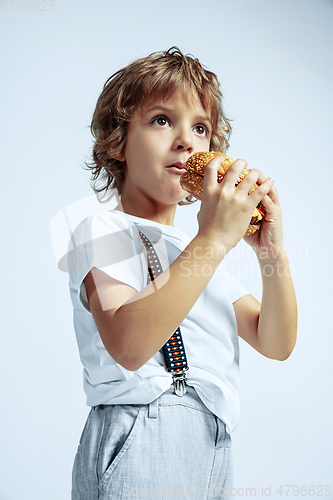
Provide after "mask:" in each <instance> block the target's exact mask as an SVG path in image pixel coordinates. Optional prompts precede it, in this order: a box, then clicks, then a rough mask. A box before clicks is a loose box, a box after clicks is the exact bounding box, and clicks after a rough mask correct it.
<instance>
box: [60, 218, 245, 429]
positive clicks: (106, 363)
mask: <svg viewBox="0 0 333 500" xmlns="http://www.w3.org/2000/svg"><path fill="white" fill-rule="evenodd" d="M138 228H139V229H141V230H142V231H143V233H144V234H145V235H146V236H147V237H148V238H149V239H150V241H151V242H152V243H153V245H154V247H155V250H156V252H157V254H158V256H159V259H160V261H161V264H162V267H163V270H166V269H167V268H168V267H169V265H170V264H171V263H172V262H173V261H174V260H175V259H176V258H177V257H178V256H179V254H180V253H181V252H182V251H183V250H184V249H185V247H186V246H187V245H188V243H189V242H190V239H189V237H188V236H187V235H186V234H185V233H184V232H183V231H181V230H179V229H177V228H175V227H172V226H166V225H163V224H159V223H157V222H153V221H149V220H145V219H142V218H140V217H134V216H132V215H128V214H124V213H123V212H120V211H117V210H111V211H109V212H104V213H99V214H95V215H91V216H89V217H87V218H86V219H84V220H83V221H82V222H81V223H80V224H79V225H78V226H77V228H76V229H75V230H74V232H73V234H72V240H71V244H70V247H69V251H68V271H69V288H70V295H71V300H72V304H73V308H74V310H73V315H74V328H75V333H76V339H77V343H78V348H79V353H80V358H81V361H82V364H83V367H84V370H83V378H84V390H85V393H86V396H87V405H88V406H95V405H99V404H147V403H150V402H151V401H153V400H154V399H156V398H157V397H159V396H160V395H161V394H162V393H163V392H165V391H166V390H167V389H169V387H170V385H171V384H172V375H171V373H169V372H167V371H166V368H165V362H164V358H163V354H162V353H161V352H160V351H159V352H157V353H156V354H155V355H154V356H153V357H152V358H151V359H150V360H149V361H147V363H145V364H144V365H143V366H142V367H141V368H139V369H138V370H136V371H134V372H132V371H128V370H126V369H125V368H123V367H122V366H121V365H119V364H118V363H116V362H115V361H114V359H113V358H112V357H111V356H110V354H109V353H108V352H107V351H106V349H105V347H104V345H103V343H102V340H101V338H100V335H99V333H98V330H97V327H96V324H95V322H94V319H93V317H92V315H91V313H90V310H89V306H88V302H87V296H86V290H85V286H84V282H83V279H84V278H85V276H86V275H87V274H88V272H89V271H90V270H91V268H92V267H96V268H98V269H101V270H102V271H104V272H105V273H106V274H108V275H109V276H111V277H112V278H114V279H116V280H119V281H121V282H123V283H126V284H127V285H130V286H131V287H133V288H134V289H135V290H137V291H140V290H142V289H143V288H144V287H145V286H147V278H148V266H147V255H146V251H145V249H144V246H143V244H142V242H141V240H140V236H139V234H138ZM183 270H184V274H185V275H186V274H187V273H188V272H189V270H188V269H187V268H186V260H185V261H184V264H183ZM248 293H249V292H248V291H247V290H246V289H245V288H244V287H243V286H242V285H241V284H240V283H239V282H238V281H237V280H236V279H235V278H234V277H232V276H231V275H230V274H229V273H228V272H227V271H226V270H225V266H224V265H223V261H222V263H221V264H220V266H219V267H218V268H217V270H216V272H215V274H214V275H213V277H212V278H211V280H210V281H209V283H208V285H207V287H206V288H205V290H204V291H203V292H202V294H201V295H200V297H199V298H198V300H197V301H196V303H195V304H194V306H193V307H192V309H191V310H190V312H189V314H188V316H187V317H186V318H185V319H184V321H183V322H182V323H181V325H180V328H181V333H182V337H183V340H184V345H185V351H186V355H187V361H188V365H189V370H188V372H187V383H188V385H191V386H192V387H194V388H195V390H196V392H197V394H198V396H199V397H200V399H201V400H202V401H203V403H204V404H205V405H206V406H207V408H209V410H211V411H212V412H213V413H214V414H215V415H217V416H218V417H219V418H221V419H222V420H223V421H224V422H225V423H226V425H227V428H228V431H229V432H232V431H233V430H234V429H235V428H236V426H237V424H238V420H239V395H238V387H239V345H238V333H237V325H236V318H235V314H234V309H233V306H232V304H233V302H235V301H236V300H238V299H239V298H240V297H242V296H243V295H246V294H248ZM161 321H163V318H161ZM133 328H135V325H133ZM172 333H173V332H170V336H171V335H172Z"/></svg>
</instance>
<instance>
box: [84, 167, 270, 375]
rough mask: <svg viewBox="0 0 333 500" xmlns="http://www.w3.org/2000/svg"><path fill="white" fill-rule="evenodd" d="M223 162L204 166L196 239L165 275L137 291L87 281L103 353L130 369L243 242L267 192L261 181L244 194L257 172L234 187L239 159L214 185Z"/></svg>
mask: <svg viewBox="0 0 333 500" xmlns="http://www.w3.org/2000/svg"><path fill="white" fill-rule="evenodd" d="M222 162H223V159H222V158H221V157H219V158H215V159H214V160H212V161H211V162H210V165H209V166H207V167H206V171H205V182H204V192H203V198H202V205H201V210H200V214H199V217H198V221H199V231H198V234H197V236H196V237H195V238H194V239H193V240H192V241H191V242H190V243H189V245H188V246H187V247H186V249H185V250H184V252H182V253H181V254H180V256H179V257H178V258H177V259H176V260H175V261H174V262H173V263H172V264H171V266H170V267H169V269H168V271H165V272H164V273H162V274H161V275H160V276H158V277H157V278H156V279H155V280H154V282H153V283H150V284H149V285H148V286H147V287H145V288H144V289H143V290H142V291H140V292H136V291H135V290H134V289H133V288H131V287H129V286H127V285H125V284H123V283H120V282H118V281H116V280H113V279H112V278H110V277H108V276H107V275H106V274H105V273H103V272H102V271H100V270H98V269H94V268H93V269H92V270H91V271H90V273H89V274H88V275H87V277H86V278H85V286H86V290H87V296H88V302H89V307H90V310H91V313H92V315H93V318H94V320H95V323H96V326H97V328H98V331H99V333H100V335H101V338H102V341H103V343H104V345H105V348H106V349H107V351H108V352H109V354H110V355H111V356H112V357H113V358H114V359H115V361H117V363H119V364H121V365H122V366H124V367H125V368H126V369H128V370H131V371H134V370H137V369H139V368H140V367H141V366H142V365H143V364H145V363H146V362H147V361H148V360H149V359H150V358H151V357H152V356H153V355H154V354H156V352H158V350H159V349H160V348H161V347H162V346H163V345H164V344H165V342H167V340H168V339H169V338H170V336H171V334H172V333H173V332H174V331H175V330H176V329H177V327H178V326H179V324H180V323H181V322H182V321H183V320H184V318H185V317H186V316H187V314H188V313H189V311H190V310H191V308H192V307H193V305H194V303H195V302H196V300H197V299H198V297H199V296H200V294H201V293H202V291H203V290H204V288H205V287H206V285H207V283H208V282H209V280H210V279H211V277H212V275H213V274H214V272H215V270H216V268H217V267H218V265H219V264H220V262H221V261H222V259H223V258H224V256H225V255H226V254H227V253H228V252H229V250H230V249H231V248H233V247H234V246H235V245H236V244H237V243H238V241H239V240H240V239H241V237H242V236H243V234H244V233H245V231H246V228H247V226H248V223H249V220H250V218H251V215H252V213H253V211H254V208H255V206H256V205H257V204H258V202H259V201H260V200H261V199H262V197H263V196H264V195H265V194H266V193H267V192H268V191H269V189H270V187H271V185H270V183H269V181H268V182H265V183H263V184H262V186H260V187H259V188H258V189H257V190H256V191H254V192H253V193H252V194H251V195H250V196H249V195H248V191H249V188H250V186H251V185H252V184H254V182H255V181H256V180H257V179H258V173H257V171H253V172H251V173H250V174H249V175H248V176H247V177H248V178H246V179H244V181H243V182H241V183H240V184H239V186H237V187H236V186H235V184H236V181H237V179H238V177H239V174H240V172H241V171H242V170H243V168H244V164H245V166H246V162H244V161H242V160H238V161H237V162H235V163H234V165H233V166H232V167H230V169H229V171H228V174H227V175H226V176H225V178H224V180H223V182H222V183H221V185H220V184H218V183H217V182H216V175H217V170H218V168H219V167H220V165H221V163H222Z"/></svg>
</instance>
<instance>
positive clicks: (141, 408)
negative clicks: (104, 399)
mask: <svg viewBox="0 0 333 500" xmlns="http://www.w3.org/2000/svg"><path fill="white" fill-rule="evenodd" d="M72 478H73V482H72V500H88V499H89V500H106V499H115V500H119V499H122V498H126V497H128V498H130V499H131V498H133V497H144V498H155V497H156V498H160V499H168V500H169V499H170V498H175V497H176V498H177V497H180V498H193V499H204V498H230V497H231V495H230V492H231V488H232V455H231V437H230V435H229V434H228V432H227V431H226V426H225V424H224V422H223V421H222V420H220V419H219V418H218V417H216V416H215V415H214V414H213V413H212V412H211V411H210V410H208V408H207V407H206V406H205V405H204V404H203V403H202V402H201V400H200V398H199V397H198V395H197V393H196V391H195V390H194V388H193V387H188V391H187V393H186V394H185V395H184V396H182V397H179V396H176V395H175V394H174V393H173V386H171V387H170V389H168V391H166V392H164V393H163V394H162V395H161V396H160V397H159V398H157V399H155V401H153V402H151V403H149V404H147V405H100V406H96V407H94V408H92V409H91V411H90V413H89V416H88V418H87V422H86V424H85V427H84V429H83V432H82V436H81V439H80V444H79V447H78V450H77V453H76V457H75V461H74V467H73V476H72Z"/></svg>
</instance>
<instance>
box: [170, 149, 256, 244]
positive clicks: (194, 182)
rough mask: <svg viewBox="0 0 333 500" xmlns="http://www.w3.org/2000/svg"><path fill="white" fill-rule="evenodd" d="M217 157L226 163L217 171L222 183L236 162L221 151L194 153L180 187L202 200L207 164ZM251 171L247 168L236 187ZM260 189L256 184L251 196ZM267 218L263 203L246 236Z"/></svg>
mask: <svg viewBox="0 0 333 500" xmlns="http://www.w3.org/2000/svg"><path fill="white" fill-rule="evenodd" d="M217 156H223V158H224V163H223V164H222V165H221V166H220V168H219V170H218V171H217V182H222V179H223V177H224V175H225V173H226V172H227V170H228V168H229V167H230V166H231V165H232V164H233V163H234V160H233V159H232V158H230V157H229V156H226V155H225V154H224V153H221V152H220V151H200V152H198V153H194V154H193V155H192V156H190V157H189V159H188V160H187V162H186V168H187V172H185V173H184V174H182V176H181V177H180V185H181V187H182V188H183V189H184V190H185V191H187V192H188V193H190V194H191V195H192V196H194V197H195V198H197V199H199V200H201V198H202V193H203V185H204V173H205V168H206V165H207V163H209V162H210V161H211V160H212V159H213V158H216V157H217ZM249 173H250V171H249V170H248V169H247V168H244V170H243V171H242V172H241V174H240V176H239V178H238V181H237V182H236V186H237V185H238V184H239V183H240V182H241V181H242V180H243V179H244V177H245V176H246V175H247V174H249ZM257 187H258V184H257V183H255V184H254V185H253V186H252V187H251V189H250V191H249V194H251V193H253V191H255V189H256V188H257ZM264 217H265V210H264V207H263V205H262V204H261V203H259V205H258V206H257V208H256V209H255V211H254V213H253V215H252V219H251V222H250V224H249V226H248V228H247V230H246V233H245V235H246V236H247V235H249V234H253V233H255V232H256V231H258V229H260V227H261V223H262V220H263V219H264Z"/></svg>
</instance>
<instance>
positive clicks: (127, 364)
mask: <svg viewBox="0 0 333 500" xmlns="http://www.w3.org/2000/svg"><path fill="white" fill-rule="evenodd" d="M106 350H107V351H108V353H109V354H110V356H111V357H112V359H114V360H115V362H116V363H117V364H118V365H120V366H122V367H123V368H125V370H128V371H129V372H136V371H137V370H139V368H141V367H142V366H143V365H144V364H145V361H142V359H139V358H138V356H136V357H131V356H129V355H128V351H125V352H124V351H116V350H115V349H106Z"/></svg>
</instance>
